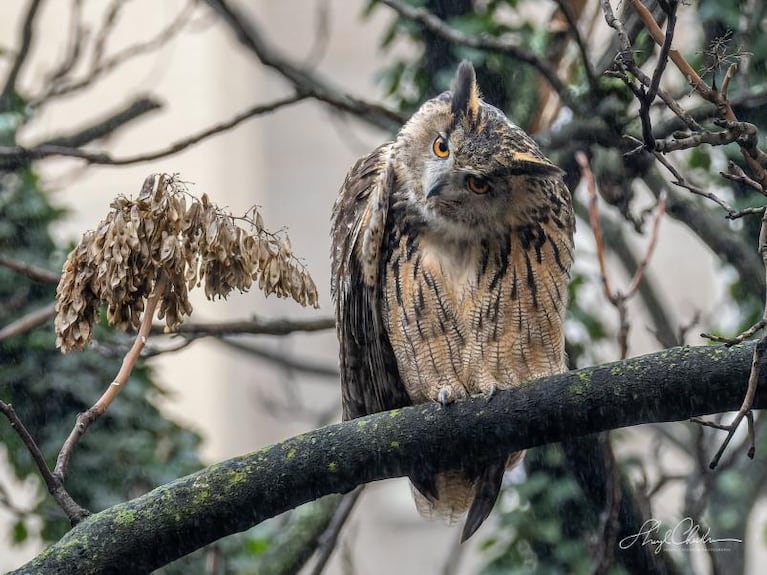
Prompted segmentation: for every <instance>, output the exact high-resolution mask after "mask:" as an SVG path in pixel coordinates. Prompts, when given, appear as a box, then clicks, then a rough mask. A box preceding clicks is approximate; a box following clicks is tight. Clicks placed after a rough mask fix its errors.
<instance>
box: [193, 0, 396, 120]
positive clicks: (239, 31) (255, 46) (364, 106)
mask: <svg viewBox="0 0 767 575" xmlns="http://www.w3.org/2000/svg"><path fill="white" fill-rule="evenodd" d="M206 2H207V3H208V5H209V6H210V7H211V8H212V9H213V10H215V11H216V12H217V13H218V14H219V15H220V16H221V18H222V19H223V20H224V22H226V24H227V25H228V26H229V27H230V28H231V29H232V31H233V32H234V33H235V35H236V36H237V39H238V40H239V42H240V43H241V44H242V45H243V46H245V47H246V48H247V49H248V50H250V51H251V52H253V53H254V54H255V55H256V57H257V58H258V59H259V61H260V62H261V63H262V64H263V65H264V66H267V67H269V68H272V69H274V70H275V71H277V72H278V73H279V74H280V75H282V76H283V77H284V78H285V79H287V80H288V81H290V82H291V83H292V84H293V85H294V86H295V89H296V90H297V91H298V92H300V93H302V94H306V95H308V96H311V97H312V98H315V99H317V100H320V101H322V102H325V103H326V104H329V105H331V106H333V107H334V108H337V109H339V110H342V111H344V112H348V113H350V114H352V115H354V116H356V117H357V118H360V119H361V120H364V121H366V122H367V123H369V124H371V125H373V126H376V127H378V128H381V129H383V130H386V131H390V132H391V131H396V130H399V128H400V127H401V126H402V124H404V123H405V122H406V121H407V117H405V116H404V115H402V114H400V113H399V112H396V111H394V110H389V109H387V108H385V107H383V106H381V105H379V104H375V103H371V102H367V101H365V100H362V99H360V98H356V97H354V96H351V95H349V94H345V93H343V92H341V91H340V90H338V89H337V88H335V87H333V86H331V85H330V84H329V83H328V82H326V81H325V80H323V79H321V78H320V77H319V76H317V75H315V74H313V73H311V72H309V71H307V70H304V69H302V68H301V67H300V66H298V65H296V64H294V63H292V62H290V61H289V60H288V59H287V58H285V57H284V56H283V55H282V54H280V53H278V52H277V51H276V50H275V49H274V48H273V47H272V46H270V45H269V44H268V43H267V42H266V40H265V39H264V37H263V35H262V34H261V32H260V30H259V29H258V27H257V26H256V24H255V23H254V22H253V20H252V19H250V18H248V17H246V16H245V14H243V13H242V12H240V10H239V9H237V8H235V7H234V6H233V5H230V3H229V1H228V0H206Z"/></svg>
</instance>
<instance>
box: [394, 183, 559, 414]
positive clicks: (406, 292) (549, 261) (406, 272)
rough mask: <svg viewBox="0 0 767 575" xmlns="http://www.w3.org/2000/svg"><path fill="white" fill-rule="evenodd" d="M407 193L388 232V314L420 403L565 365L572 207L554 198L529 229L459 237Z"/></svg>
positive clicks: (403, 370) (402, 366)
mask: <svg viewBox="0 0 767 575" xmlns="http://www.w3.org/2000/svg"><path fill="white" fill-rule="evenodd" d="M554 181H555V180H550V182H551V185H554ZM557 185H559V186H562V188H564V185H563V184H561V182H559V183H557ZM545 187H547V186H544V188H545ZM557 191H558V192H563V193H569V192H567V190H566V189H559V190H557ZM399 195H400V193H399V192H397V193H395V194H394V197H393V198H392V204H391V206H390V213H389V217H388V224H387V228H386V230H385V233H384V239H385V241H384V246H383V255H382V263H381V282H380V283H381V287H382V297H383V299H382V318H383V321H384V324H385V326H386V332H387V335H388V337H389V340H390V342H391V345H392V347H393V349H394V353H395V356H396V359H397V364H398V366H399V374H400V376H401V377H402V379H403V381H404V385H405V388H406V389H407V391H408V394H409V395H410V397H411V398H412V400H413V401H414V402H415V403H419V402H424V401H436V400H437V397H438V394H439V391H440V390H441V389H443V388H445V387H446V388H448V389H450V390H452V394H453V397H452V398H453V399H455V398H457V397H461V396H464V395H467V394H477V393H486V394H487V393H490V392H492V391H493V390H494V389H496V388H501V389H504V388H509V387H514V386H517V385H520V384H521V383H524V382H525V381H527V380H530V379H534V378H537V377H542V376H544V375H550V374H553V373H558V372H561V371H563V369H564V336H563V330H562V322H563V319H564V312H565V308H566V306H567V282H568V280H569V269H570V264H571V261H572V215H571V213H570V212H569V204H568V203H567V202H564V201H562V202H559V201H556V200H557V198H553V199H552V202H551V203H550V206H551V207H550V208H547V209H546V210H544V211H541V210H540V209H539V213H537V214H534V215H533V217H531V218H529V219H528V222H527V223H526V224H525V225H511V224H510V225H509V226H508V228H507V229H506V230H505V231H504V232H503V233H500V234H496V233H492V234H489V235H485V236H483V235H482V231H481V230H477V236H476V238H474V239H473V240H465V241H457V240H448V239H446V238H445V237H444V236H441V235H439V234H438V233H435V232H434V231H432V230H429V229H428V228H427V227H426V226H425V225H424V224H423V222H422V221H421V220H420V218H419V215H418V212H417V211H416V210H414V209H412V208H411V207H410V205H409V204H408V202H407V201H406V198H404V197H403V198H401V199H400V198H399V197H398V196H399ZM557 197H558V194H557ZM539 205H540V204H539Z"/></svg>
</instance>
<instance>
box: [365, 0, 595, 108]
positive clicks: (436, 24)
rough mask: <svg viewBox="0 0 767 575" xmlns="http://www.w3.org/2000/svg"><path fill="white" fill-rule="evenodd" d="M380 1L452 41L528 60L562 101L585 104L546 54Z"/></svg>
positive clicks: (424, 12) (388, 0)
mask: <svg viewBox="0 0 767 575" xmlns="http://www.w3.org/2000/svg"><path fill="white" fill-rule="evenodd" d="M380 1H381V4H386V5H387V6H388V7H389V8H391V9H392V10H394V11H395V12H397V14H399V15H400V16H401V17H402V18H405V19H406V20H412V21H414V22H417V23H419V24H421V25H422V26H423V27H424V28H426V29H427V30H429V31H431V32H433V33H434V34H436V35H438V36H440V37H441V38H444V39H445V40H447V41H448V42H450V43H452V44H457V45H459V46H466V47H468V48H474V49H477V50H485V51H487V52H494V53H496V54H505V55H507V56H510V57H512V58H514V59H515V60H519V61H520V62H523V63H525V64H528V65H530V66H532V67H533V68H535V70H536V71H537V72H538V73H539V74H540V75H541V76H543V77H544V78H545V79H546V81H547V82H548V83H549V85H550V86H551V87H552V88H553V89H554V91H555V92H556V93H557V94H558V95H559V97H560V98H561V99H562V101H563V102H564V103H565V104H566V105H567V106H568V107H570V108H571V109H573V110H581V108H582V105H581V104H580V103H579V102H578V100H577V99H576V98H574V97H573V96H572V95H571V93H570V89H569V88H568V87H567V86H566V85H565V83H564V82H563V81H562V80H561V79H560V77H559V76H557V72H556V70H555V69H554V68H552V67H551V66H550V65H549V63H548V62H546V61H545V60H544V59H543V58H540V57H538V56H537V55H535V54H533V53H532V52H528V51H527V50H525V49H523V48H520V47H519V46H518V45H517V44H516V43H514V42H509V41H508V40H504V39H502V38H493V37H481V36H477V35H471V36H470V35H468V34H464V33H463V32H459V31H458V30H455V29H453V28H451V27H450V26H449V25H448V24H447V23H446V22H444V21H443V20H441V19H440V18H438V17H437V16H435V15H434V14H432V13H431V12H429V11H428V10H425V9H423V8H416V7H413V6H409V5H407V4H405V3H403V2H400V1H399V0H380Z"/></svg>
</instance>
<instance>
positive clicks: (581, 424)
mask: <svg viewBox="0 0 767 575" xmlns="http://www.w3.org/2000/svg"><path fill="white" fill-rule="evenodd" d="M753 349H754V344H753V343H747V344H741V345H738V346H734V347H730V348H727V347H725V346H711V347H683V348H673V349H669V350H665V351H663V352H660V353H656V354H651V355H646V356H642V357H638V358H633V359H629V360H626V361H622V362H616V363H611V364H606V365H602V366H599V367H593V368H588V369H582V370H578V371H575V372H570V373H565V374H561V375H557V376H553V377H548V378H544V379H540V380H537V381H534V382H531V383H530V384H529V385H526V386H524V387H522V388H519V389H516V390H509V391H500V392H498V393H496V394H495V395H494V396H493V397H491V398H490V399H489V400H488V399H484V398H481V397H478V398H471V399H468V400H465V401H459V402H456V403H454V404H452V405H451V406H449V407H448V408H447V409H443V408H440V407H439V406H438V405H436V404H427V405H421V406H417V407H409V408H404V409H400V410H394V411H390V412H385V413H378V414H374V415H371V416H368V417H365V418H362V419H357V420H352V421H347V422H344V423H341V424H336V425H330V426H327V427H323V428H321V429H318V430H316V431H312V432H309V433H305V434H303V435H300V436H297V437H294V438H292V439H289V440H287V441H284V442H282V443H279V444H276V445H273V446H271V447H267V448H264V449H262V450H260V451H257V452H255V453H251V454H248V455H243V456H240V457H235V458H233V459H230V460H227V461H224V462H222V463H219V464H216V465H213V466H211V467H209V468H207V469H204V470H202V471H199V472H197V473H195V474H193V475H189V476H187V477H183V478H181V479H178V480H176V481H174V482H172V483H169V484H167V485H163V486H161V487H158V488H157V489H155V490H153V491H152V492H150V493H147V494H146V495H143V496H141V497H139V498H137V499H134V500H132V501H128V502H126V503H122V504H119V505H116V506H114V507H112V508H110V509H107V510H105V511H103V512H101V513H98V514H96V515H93V516H91V517H89V518H88V519H86V520H85V521H83V522H82V523H80V524H79V525H78V526H77V527H76V528H74V529H73V530H72V531H70V532H69V533H68V534H67V535H65V536H64V537H63V538H62V539H61V540H60V541H59V542H58V543H56V544H55V545H53V546H51V547H50V548H48V549H46V550H45V551H43V552H42V553H41V554H40V555H39V556H38V557H36V558H35V559H34V560H32V561H31V562H30V563H28V564H27V565H25V566H23V567H21V568H20V569H18V570H17V571H15V572H14V573H17V574H21V573H39V572H42V571H45V572H56V573H58V574H60V575H63V574H66V573H84V572H116V571H117V570H119V569H123V570H124V569H125V567H126V566H127V565H129V566H130V568H131V570H133V571H135V572H147V571H151V570H152V569H156V568H157V567H159V566H161V565H163V564H165V563H167V562H169V561H172V560H174V559H176V558H178V557H180V556H182V555H184V554H187V553H189V552H191V551H193V550H195V549H197V548H199V547H202V546H203V545H206V544H208V543H210V542H211V541H214V540H216V539H218V538H220V537H223V536H225V535H228V534H231V533H236V532H238V531H242V530H245V529H248V528H249V527H251V526H253V525H255V524H257V523H259V522H261V521H263V520H265V519H268V518H269V517H273V516H275V515H277V514H279V513H282V512H284V511H286V510H288V509H292V508H294V507H296V506H298V505H300V504H302V503H305V502H307V501H311V500H314V499H317V498H319V497H321V496H323V495H328V494H331V493H345V492H348V491H351V490H352V489H354V487H356V486H357V485H361V484H363V483H367V482H370V481H376V480H380V479H386V478H390V477H399V476H403V475H407V474H409V473H410V472H412V470H413V469H415V468H416V467H418V466H420V465H423V462H424V461H425V460H428V461H429V462H430V464H432V466H433V468H434V469H435V470H446V469H451V468H457V467H461V466H463V465H464V464H465V463H466V461H467V459H468V458H471V460H472V462H474V463H475V464H476V463H477V462H479V463H482V462H483V461H485V460H487V461H490V460H493V459H497V458H499V457H502V456H503V455H505V454H507V453H509V452H512V451H520V450H522V449H526V448H530V447H533V446H536V445H542V444H545V443H550V442H555V441H560V440H562V439H564V438H570V437H574V436H579V435H585V434H589V433H596V432H599V431H605V430H608V429H615V428H619V427H626V426H631V425H638V424H642V423H651V422H661V421H680V420H686V419H688V418H690V417H694V416H699V415H705V414H710V413H716V412H722V411H729V410H733V409H737V408H738V407H739V406H740V403H741V398H742V396H743V393H744V391H745V387H746V382H747V378H748V375H749V371H750V362H751V355H752V353H753ZM765 406H767V386H766V385H765V383H764V382H763V381H760V382H759V389H758V390H757V393H756V397H755V401H754V407H757V408H763V407H765ZM320 446H321V448H320Z"/></svg>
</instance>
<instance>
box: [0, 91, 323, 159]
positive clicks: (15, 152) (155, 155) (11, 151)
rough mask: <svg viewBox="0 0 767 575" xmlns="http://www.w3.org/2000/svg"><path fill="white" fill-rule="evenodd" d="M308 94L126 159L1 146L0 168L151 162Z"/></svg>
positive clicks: (72, 150) (259, 108)
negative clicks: (66, 160)
mask: <svg viewBox="0 0 767 575" xmlns="http://www.w3.org/2000/svg"><path fill="white" fill-rule="evenodd" d="M307 97H308V96H307V95H305V94H295V95H293V96H288V97H286V98H282V99H280V100H275V101H274V102H270V103H268V104H262V105H258V106H254V107H252V108H250V109H249V110H246V111H244V112H242V113H240V114H237V115H236V116H235V117H234V118H231V119H230V120H227V121H226V122H222V123H220V124H216V125H215V126H211V127H210V128H206V129H205V130H202V131H201V132H198V133H197V134H194V135H192V136H188V137H187V138H185V139H183V140H179V141H178V142H176V143H174V144H171V145H170V146H168V147H167V148H163V149H161V150H157V151H154V152H147V153H142V154H137V155H134V156H127V157H125V158H115V157H113V156H111V155H110V154H108V153H106V152H93V151H88V150H82V149H80V148H74V147H70V146H60V145H55V144H41V145H39V146H35V147H32V148H25V147H23V146H0V168H2V169H16V168H18V167H20V166H23V165H25V164H28V163H29V162H31V161H33V160H40V159H42V158H48V157H51V156H65V157H70V158H78V159H80V160H85V162H86V163H88V164H102V165H108V166H125V165H128V164H140V163H143V162H149V161H152V160H157V159H160V158H164V157H166V156H172V155H173V154H177V153H179V152H181V151H183V150H185V149H187V148H188V147H190V146H192V145H194V144H197V143H199V142H201V141H202V140H204V139H206V138H209V137H211V136H213V135H215V134H220V133H221V132H225V131H227V130H230V129H232V128H234V127H235V126H237V125H238V124H241V123H242V122H244V121H245V120H248V119H250V118H252V117H254V116H260V115H262V114H266V113H269V112H273V111H274V110H276V109H278V108H282V107H283V106H289V105H290V104H295V103H296V102H300V101H301V100H305V99H306V98H307Z"/></svg>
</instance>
